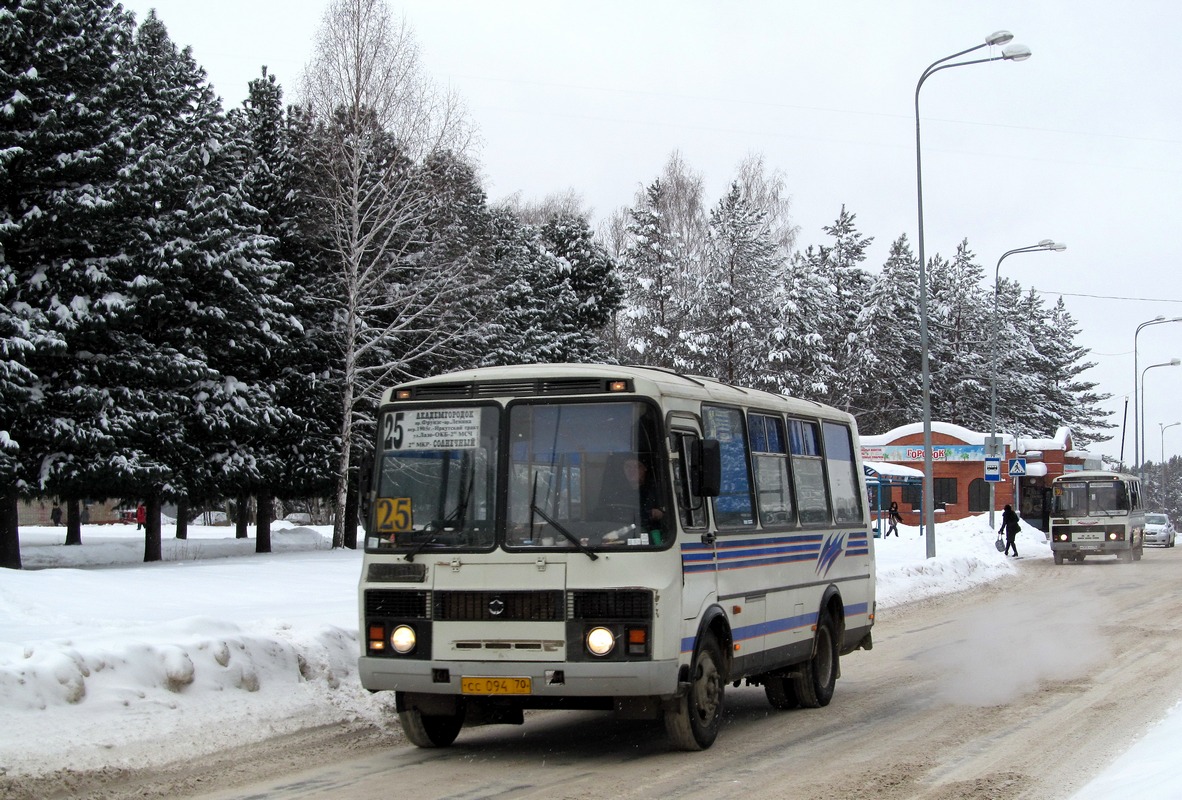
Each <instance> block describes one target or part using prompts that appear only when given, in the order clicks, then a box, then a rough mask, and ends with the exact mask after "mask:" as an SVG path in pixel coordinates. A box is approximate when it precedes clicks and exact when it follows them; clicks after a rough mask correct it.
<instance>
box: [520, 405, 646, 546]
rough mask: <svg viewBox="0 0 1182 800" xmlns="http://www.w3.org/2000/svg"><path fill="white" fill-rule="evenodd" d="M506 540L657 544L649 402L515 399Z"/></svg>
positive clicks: (539, 543)
mask: <svg viewBox="0 0 1182 800" xmlns="http://www.w3.org/2000/svg"><path fill="white" fill-rule="evenodd" d="M508 438H509V472H508V476H507V477H508V481H509V487H508V489H509V491H508V508H507V514H508V529H507V531H506V544H507V545H508V546H509V547H551V546H553V547H579V548H597V547H600V546H603V547H615V546H625V547H646V546H653V547H656V546H660V545H661V544H662V540H663V535H664V531H665V530H666V529H667V528H666V522H665V508H667V507H668V503H667V502H666V500H665V497H666V490H665V486H664V483H665V481H664V475H663V470H662V469H661V468H660V464H661V463H663V462H662V460H661V459H660V458H659V446H658V442H659V434H658V422H657V415H656V413H655V412H654V411H653V409H652V407H651V406H650V405H649V404H647V403H641V402H635V401H628V402H606V403H605V402H600V403H574V402H571V403H557V404H556V403H546V404H541V403H518V404H516V405H514V406H512V407H511V408H510V410H509V437H508Z"/></svg>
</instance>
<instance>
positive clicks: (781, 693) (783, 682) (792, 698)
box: [763, 675, 800, 711]
mask: <svg viewBox="0 0 1182 800" xmlns="http://www.w3.org/2000/svg"><path fill="white" fill-rule="evenodd" d="M763 693H764V694H766V695H767V701H768V702H769V703H771V706H772V708H778V709H780V710H781V711H789V710H791V709H793V708H800V698H799V697H797V696H796V686H795V685H793V683H792V679H791V678H785V677H783V676H782V675H768V676H767V677H766V678H765V679H764V682H763Z"/></svg>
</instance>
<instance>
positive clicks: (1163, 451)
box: [1157, 422, 1182, 508]
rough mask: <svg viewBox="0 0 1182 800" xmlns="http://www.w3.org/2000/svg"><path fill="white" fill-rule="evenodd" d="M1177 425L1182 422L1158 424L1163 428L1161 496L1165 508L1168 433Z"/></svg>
mask: <svg viewBox="0 0 1182 800" xmlns="http://www.w3.org/2000/svg"><path fill="white" fill-rule="evenodd" d="M1175 425H1182V422H1171V423H1170V424H1169V425H1165V424H1163V423H1161V422H1159V423H1157V426H1158V427H1159V428H1161V496H1162V500H1163V502H1162V507H1163V508H1164V507H1165V502H1164V500H1165V497H1166V431H1168V430H1169V429H1170V428H1172V427H1174V426H1175Z"/></svg>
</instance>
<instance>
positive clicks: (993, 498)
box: [985, 239, 1067, 530]
mask: <svg viewBox="0 0 1182 800" xmlns="http://www.w3.org/2000/svg"><path fill="white" fill-rule="evenodd" d="M1066 249H1067V245H1065V244H1060V243H1058V242H1054V241H1052V240H1050V239H1043V240H1042V241H1041V242H1039V243H1038V244H1031V245H1027V246H1026V247H1016V248H1014V249H1013V250H1007V251H1005V252H1004V253H1002V254H1001V258H999V259H997V267H996V268H995V269H994V270H993V324H992V325H991V326H990V327H991V328H992V330H991V331H990V334H989V444H990V447H994V446H996V442H997V289H998V282H999V281H1000V280H1001V262H1003V261H1005V260H1006V257H1007V256H1012V255H1014V254H1015V253H1037V252H1038V251H1040V250H1054V251H1055V252H1062V251H1064V250H1066ZM985 455H987V456H988V455H994V456H997V455H998V454H997V453H995V452H992V453H991V452H986V453H985ZM1000 455H1003V456H1004V455H1005V451H1004V450H1002V452H1001V454H1000ZM996 505H997V483H996V482H995V481H990V482H989V529H990V530H993V510H994V508H995V507H996Z"/></svg>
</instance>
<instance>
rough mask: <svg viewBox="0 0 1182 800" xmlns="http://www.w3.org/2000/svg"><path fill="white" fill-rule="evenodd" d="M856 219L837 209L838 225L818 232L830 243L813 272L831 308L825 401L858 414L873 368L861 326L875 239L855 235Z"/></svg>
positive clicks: (866, 337)
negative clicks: (816, 272) (823, 286)
mask: <svg viewBox="0 0 1182 800" xmlns="http://www.w3.org/2000/svg"><path fill="white" fill-rule="evenodd" d="M856 219H857V217H856V215H854V214H851V213H850V212H848V211H846V209H845V206H842V208H841V213H840V214H838V217H837V220H836V221H835V222H834V223H833V224H832V225H826V226H825V228H824V229H823V230H824V231H825V233H826V234H827V235H828V236H830V237H831V238H832V243H830V244H827V245H824V246H822V247H820V248H819V249H818V253H817V267H818V269H820V270H821V272H822V274H823V276H824V278H825V280H826V282H827V283H828V284H829V287H830V289H831V292H832V295H831V302H832V303H833V309H832V313H831V315H830V325H832V327H830V328H827V329H826V331H825V342H826V346H827V348H828V352H829V358H830V362H831V363H832V365H833V371H834V378H835V380H834V381H833V382H832V383H831V384H830V385H829V391H828V392H827V393H826V397H825V398H824V399H825V401H826V402H828V403H829V404H830V405H833V406H836V407H838V408H841V409H842V410H845V411H861V410H862V407H863V406H864V405H866V404H867V403H866V400H865V399H863V398H865V396H866V394H867V392H868V386H867V384H866V379H867V377H868V376H869V374H870V367H871V364H872V362H873V351H872V350H871V349H870V347H869V344H868V342H867V339H868V331H867V330H866V327H865V323H864V321H863V320H862V309H863V307H864V306H865V305H866V303H867V299H868V295H869V291H870V277H869V275H867V274H866V271H865V270H864V269H863V268H862V266H861V265H862V262H863V261H865V260H866V248H867V247H869V246H870V245H871V244H872V243H873V241H874V239H873V238H871V237H867V236H863V235H862V234H861V233H859V232H858V229H857V227H856V225H855V220H856Z"/></svg>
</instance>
